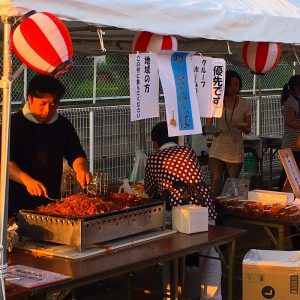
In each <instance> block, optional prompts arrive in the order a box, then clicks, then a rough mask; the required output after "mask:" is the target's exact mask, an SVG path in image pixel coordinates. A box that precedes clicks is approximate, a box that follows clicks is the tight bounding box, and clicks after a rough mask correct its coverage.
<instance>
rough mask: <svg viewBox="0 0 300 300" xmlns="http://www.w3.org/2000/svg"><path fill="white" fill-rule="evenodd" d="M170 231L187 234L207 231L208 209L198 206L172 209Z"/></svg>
mask: <svg viewBox="0 0 300 300" xmlns="http://www.w3.org/2000/svg"><path fill="white" fill-rule="evenodd" d="M172 229H173V230H177V231H179V232H182V233H188V234H190V233H196V232H203V231H208V208H207V207H202V206H198V205H182V206H177V207H173V209H172Z"/></svg>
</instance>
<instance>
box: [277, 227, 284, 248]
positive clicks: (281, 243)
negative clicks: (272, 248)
mask: <svg viewBox="0 0 300 300" xmlns="http://www.w3.org/2000/svg"><path fill="white" fill-rule="evenodd" d="M278 250H284V226H283V225H282V226H279V227H278Z"/></svg>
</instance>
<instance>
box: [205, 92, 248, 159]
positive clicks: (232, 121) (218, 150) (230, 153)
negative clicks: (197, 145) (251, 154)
mask: <svg viewBox="0 0 300 300" xmlns="http://www.w3.org/2000/svg"><path fill="white" fill-rule="evenodd" d="M238 99H239V101H238V104H237V105H236V107H235V108H234V110H231V109H226V112H225V108H224V109H223V113H222V117H221V118H218V119H216V125H217V126H216V127H217V129H218V130H222V133H220V134H219V136H217V137H214V138H213V140H212V144H211V147H210V150H209V156H210V157H214V158H218V159H220V160H223V161H226V162H230V163H241V162H243V161H244V145H243V136H242V132H241V131H240V130H239V129H237V128H235V125H236V124H238V123H243V122H245V117H246V116H250V115H251V104H250V103H249V102H248V101H247V100H245V99H243V98H241V97H239V98H238Z"/></svg>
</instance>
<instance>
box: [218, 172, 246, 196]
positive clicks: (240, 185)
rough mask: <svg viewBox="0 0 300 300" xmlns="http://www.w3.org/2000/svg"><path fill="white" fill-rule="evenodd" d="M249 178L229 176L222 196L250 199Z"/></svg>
mask: <svg viewBox="0 0 300 300" xmlns="http://www.w3.org/2000/svg"><path fill="white" fill-rule="evenodd" d="M248 191H249V179H244V178H233V177H228V178H227V179H226V182H225V184H224V186H223V189H222V192H221V195H220V196H228V197H229V198H239V199H248Z"/></svg>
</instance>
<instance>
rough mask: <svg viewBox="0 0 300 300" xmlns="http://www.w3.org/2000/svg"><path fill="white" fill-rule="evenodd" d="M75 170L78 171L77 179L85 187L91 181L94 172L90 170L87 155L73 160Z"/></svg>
mask: <svg viewBox="0 0 300 300" xmlns="http://www.w3.org/2000/svg"><path fill="white" fill-rule="evenodd" d="M72 167H73V170H74V172H75V173H76V179H77V181H78V182H79V184H80V185H81V187H82V188H83V189H85V188H86V186H87V185H88V184H89V183H90V182H91V179H92V174H91V172H90V171H89V170H88V162H87V160H86V158H85V157H77V158H76V159H75V160H74V162H73V165H72Z"/></svg>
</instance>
